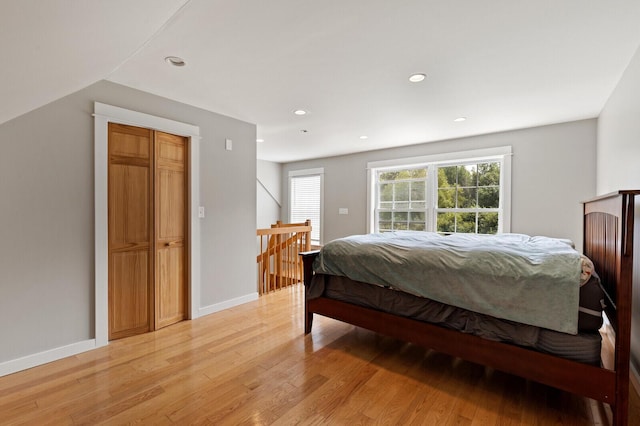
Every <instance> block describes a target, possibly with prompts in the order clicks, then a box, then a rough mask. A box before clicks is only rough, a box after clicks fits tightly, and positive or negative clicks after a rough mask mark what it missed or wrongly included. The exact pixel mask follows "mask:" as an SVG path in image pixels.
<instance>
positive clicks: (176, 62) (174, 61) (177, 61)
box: [164, 56, 187, 67]
mask: <svg viewBox="0 0 640 426" xmlns="http://www.w3.org/2000/svg"><path fill="white" fill-rule="evenodd" d="M164 60H165V61H166V62H167V63H168V64H170V65H173V66H174V67H184V66H185V65H187V63H186V62H185V61H184V60H183V59H182V58H178V57H177V56H167V57H166V58H164Z"/></svg>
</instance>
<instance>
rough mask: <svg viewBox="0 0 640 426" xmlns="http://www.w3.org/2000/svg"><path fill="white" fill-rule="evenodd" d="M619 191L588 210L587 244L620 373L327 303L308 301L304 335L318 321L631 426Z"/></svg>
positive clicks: (628, 212) (306, 263) (627, 210)
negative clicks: (544, 389)
mask: <svg viewBox="0 0 640 426" xmlns="http://www.w3.org/2000/svg"><path fill="white" fill-rule="evenodd" d="M636 194H640V191H620V192H618V193H615V194H611V195H608V196H604V197H599V198H598V199H596V200H592V201H589V202H586V203H585V204H584V244H585V254H586V255H587V256H589V257H590V258H591V259H592V260H593V261H594V264H595V266H596V270H597V271H598V273H599V274H600V276H601V278H602V281H603V287H604V289H605V291H606V293H607V295H608V296H607V297H608V298H609V307H608V308H607V310H606V312H607V315H608V317H609V318H610V319H611V323H612V324H613V325H614V327H615V331H616V347H615V368H614V370H609V369H606V368H604V367H596V366H591V365H587V364H583V363H579V362H576V361H570V360H567V359H564V358H560V357H557V356H552V355H548V354H544V353H540V352H536V351H534V350H531V349H525V348H522V347H518V346H514V345H511V344H506V343H500V342H494V341H489V340H485V339H482V338H480V337H477V336H473V335H470V334H464V333H461V332H458V331H454V330H449V329H445V328H442V327H439V326H436V325H432V324H428V323H424V322H421V321H417V320H413V319H409V318H405V317H400V316H396V315H392V314H388V313H385V312H381V311H377V310H373V309H369V308H364V307H361V306H357V305H354V304H350V303H345V302H341V301H337V300H333V299H329V298H326V297H319V298H316V299H311V300H306V303H305V333H309V332H310V331H311V327H312V324H313V315H314V314H320V315H323V316H327V317H330V318H334V319H337V320H340V321H344V322H347V323H350V324H353V325H356V326H359V327H363V328H367V329H369V330H372V331H375V332H378V333H381V334H385V335H387V336H391V337H394V338H397V339H401V340H405V341H408V342H412V343H415V344H417V345H421V346H424V347H427V348H430V349H434V350H436V351H439V352H443V353H447V354H449V355H452V356H455V357H460V358H463V359H465V360H468V361H471V362H475V363H478V364H482V365H486V366H489V367H492V368H495V369H497V370H501V371H504V372H507V373H511V374H515V375H518V376H521V377H523V378H526V379H530V380H534V381H537V382H540V383H543V384H546V385H549V386H553V387H556V388H558V389H562V390H564V391H567V392H571V393H575V394H578V395H582V396H585V397H589V398H593V399H596V400H598V401H602V402H605V403H607V404H610V405H611V407H612V411H613V420H614V424H615V425H627V422H628V409H629V407H628V403H629V351H630V323H631V288H632V284H631V279H632V275H633V274H632V266H633V218H634V212H633V207H634V195H636ZM317 254H318V251H312V252H305V253H301V256H302V258H303V269H304V283H305V286H308V285H309V284H310V282H311V279H312V276H313V260H314V259H315V257H316V256H317Z"/></svg>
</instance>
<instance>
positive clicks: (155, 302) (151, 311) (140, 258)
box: [108, 124, 188, 340]
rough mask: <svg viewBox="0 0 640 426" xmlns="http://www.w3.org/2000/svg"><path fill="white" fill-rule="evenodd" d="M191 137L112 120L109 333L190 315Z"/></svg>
mask: <svg viewBox="0 0 640 426" xmlns="http://www.w3.org/2000/svg"><path fill="white" fill-rule="evenodd" d="M186 153H187V140H186V138H184V137H180V136H175V135H170V134H167V133H162V132H157V131H153V130H150V129H143V128H139V127H133V126H125V125H120V124H109V166H108V168H109V183H108V184H109V188H108V193H109V200H108V202H109V207H108V209H109V212H108V215H109V232H108V233H109V339H111V340H113V339H119V338H122V337H127V336H132V335H135V334H140V333H145V332H148V331H150V330H156V329H158V328H161V327H165V326H167V325H170V324H173V323H175V322H178V321H181V320H183V319H185V318H186V312H187V275H186V274H187V268H186V267H185V265H186V263H187V259H188V257H187V256H188V251H187V247H188V245H187V242H186V235H187V214H186V211H187V179H186V176H187V162H186V158H187V155H186Z"/></svg>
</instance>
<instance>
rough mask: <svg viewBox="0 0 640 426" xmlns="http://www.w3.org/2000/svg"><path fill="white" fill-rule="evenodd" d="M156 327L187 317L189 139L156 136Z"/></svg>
mask: <svg viewBox="0 0 640 426" xmlns="http://www.w3.org/2000/svg"><path fill="white" fill-rule="evenodd" d="M155 152H156V155H155V159H156V166H155V181H156V190H155V193H156V196H155V204H156V209H155V223H156V226H155V238H156V240H155V243H156V244H155V247H156V253H155V254H156V265H157V266H156V273H155V281H156V286H155V307H156V309H155V324H156V329H158V328H162V327H165V326H167V325H171V324H174V323H176V322H178V321H182V320H183V319H185V318H186V314H187V286H186V271H187V268H186V266H185V265H186V261H187V251H186V238H185V237H186V235H187V223H186V218H187V215H186V206H187V179H186V176H187V175H186V158H187V144H186V138H184V137H180V136H176V135H171V134H168V133H162V132H156V133H155Z"/></svg>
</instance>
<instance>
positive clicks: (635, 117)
mask: <svg viewBox="0 0 640 426" xmlns="http://www.w3.org/2000/svg"><path fill="white" fill-rule="evenodd" d="M597 152H598V163H597V192H598V194H606V193H609V192H613V191H617V190H620V189H640V49H638V51H637V52H636V54H635V56H634V57H633V58H632V60H631V63H630V64H629V66H628V67H627V69H626V71H625V72H624V74H623V76H622V78H621V79H620V82H619V83H618V85H617V86H616V89H615V90H614V92H613V93H612V94H611V97H610V98H609V100H608V101H607V104H606V105H605V107H604V109H603V110H602V112H601V114H600V117H599V119H598V149H597ZM638 198H640V197H638ZM635 223H636V227H635V230H636V232H635V235H634V249H635V250H634V251H635V253H634V265H633V271H634V276H633V314H632V315H633V318H632V320H631V321H632V323H631V361H632V364H633V366H634V368H635V370H636V372H638V371H640V200H636V205H635Z"/></svg>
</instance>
